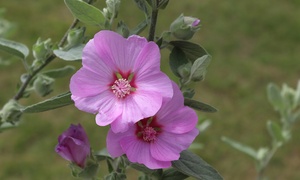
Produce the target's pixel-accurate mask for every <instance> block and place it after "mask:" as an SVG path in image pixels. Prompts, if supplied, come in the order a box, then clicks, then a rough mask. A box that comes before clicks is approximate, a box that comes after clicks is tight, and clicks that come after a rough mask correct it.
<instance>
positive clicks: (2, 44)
mask: <svg viewBox="0 0 300 180" xmlns="http://www.w3.org/2000/svg"><path fill="white" fill-rule="evenodd" d="M0 49H1V50H3V51H5V52H7V53H9V54H12V55H15V56H17V57H19V58H21V59H25V58H26V57H27V56H28V54H29V49H28V48H27V46H25V45H24V44H21V43H18V42H15V41H11V40H7V39H4V38H0Z"/></svg>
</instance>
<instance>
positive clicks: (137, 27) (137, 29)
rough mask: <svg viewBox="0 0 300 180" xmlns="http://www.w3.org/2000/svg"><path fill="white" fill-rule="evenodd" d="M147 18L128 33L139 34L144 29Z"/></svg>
mask: <svg viewBox="0 0 300 180" xmlns="http://www.w3.org/2000/svg"><path fill="white" fill-rule="evenodd" d="M148 22H149V19H145V20H143V21H142V22H140V23H139V24H138V25H137V26H136V27H135V28H134V29H132V30H131V31H130V35H133V34H140V33H141V32H142V31H144V29H146V27H147V25H148Z"/></svg>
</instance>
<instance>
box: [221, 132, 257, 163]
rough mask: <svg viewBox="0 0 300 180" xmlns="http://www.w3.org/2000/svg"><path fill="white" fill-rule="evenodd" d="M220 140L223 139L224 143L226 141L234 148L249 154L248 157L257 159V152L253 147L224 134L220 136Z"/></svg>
mask: <svg viewBox="0 0 300 180" xmlns="http://www.w3.org/2000/svg"><path fill="white" fill-rule="evenodd" d="M221 140H222V141H224V142H225V143H227V144H228V145H230V146H231V147H233V148H235V149H236V150H239V151H241V152H243V153H245V154H247V155H249V156H250V157H252V158H254V159H255V160H257V153H256V151H255V150H254V149H253V148H251V147H249V146H246V145H244V144H241V143H239V142H237V141H234V140H231V139H229V138H227V137H224V136H223V137H222V138H221Z"/></svg>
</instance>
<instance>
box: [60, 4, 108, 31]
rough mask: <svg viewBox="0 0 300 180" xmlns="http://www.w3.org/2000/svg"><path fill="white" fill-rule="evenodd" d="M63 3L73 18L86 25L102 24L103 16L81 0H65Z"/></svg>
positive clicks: (103, 22)
mask: <svg viewBox="0 0 300 180" xmlns="http://www.w3.org/2000/svg"><path fill="white" fill-rule="evenodd" d="M65 3H66V5H67V7H68V8H69V10H70V11H71V13H72V14H73V15H74V16H75V18H77V19H79V20H80V21H81V22H83V23H85V24H87V25H95V26H100V27H102V26H104V24H105V21H106V19H105V17H104V15H103V13H102V12H101V11H100V10H99V9H97V8H96V7H94V6H92V5H90V4H88V3H86V2H84V1H82V0H65Z"/></svg>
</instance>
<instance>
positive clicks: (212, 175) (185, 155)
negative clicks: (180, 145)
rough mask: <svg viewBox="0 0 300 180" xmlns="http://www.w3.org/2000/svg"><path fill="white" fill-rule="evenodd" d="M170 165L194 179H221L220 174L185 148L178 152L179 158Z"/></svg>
mask: <svg viewBox="0 0 300 180" xmlns="http://www.w3.org/2000/svg"><path fill="white" fill-rule="evenodd" d="M172 166H173V167H174V168H175V169H176V170H178V171H180V172H182V173H184V174H186V175H188V176H192V177H194V178H196V179H202V180H222V179H223V178H222V177H221V175H220V174H219V173H218V171H216V170H215V169H214V168H213V167H211V166H210V165H209V164H208V163H206V162H205V161H204V160H203V159H201V158H200V157H199V156H197V155H196V154H194V153H192V152H190V151H188V150H185V151H182V152H181V153H180V158H179V160H177V161H173V162H172Z"/></svg>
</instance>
